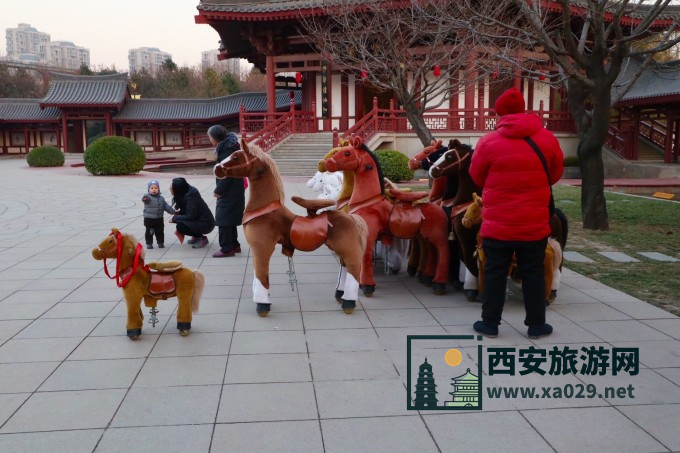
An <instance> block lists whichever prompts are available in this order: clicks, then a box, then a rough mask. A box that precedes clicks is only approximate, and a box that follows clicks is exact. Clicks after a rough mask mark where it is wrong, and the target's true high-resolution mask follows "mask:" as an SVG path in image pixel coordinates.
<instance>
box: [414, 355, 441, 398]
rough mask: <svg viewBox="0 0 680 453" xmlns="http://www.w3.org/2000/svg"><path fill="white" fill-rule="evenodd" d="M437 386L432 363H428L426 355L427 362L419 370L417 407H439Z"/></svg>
mask: <svg viewBox="0 0 680 453" xmlns="http://www.w3.org/2000/svg"><path fill="white" fill-rule="evenodd" d="M436 387H437V386H436V385H435V384H434V376H433V375H432V365H430V364H429V363H427V357H425V363H423V364H422V365H420V370H419V371H418V382H417V384H416V399H415V408H416V409H423V408H434V407H437V391H436V390H435V389H436Z"/></svg>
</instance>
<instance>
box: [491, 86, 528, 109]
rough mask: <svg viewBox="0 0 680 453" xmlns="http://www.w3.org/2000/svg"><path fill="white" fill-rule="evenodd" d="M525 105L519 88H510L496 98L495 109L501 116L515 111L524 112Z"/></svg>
mask: <svg viewBox="0 0 680 453" xmlns="http://www.w3.org/2000/svg"><path fill="white" fill-rule="evenodd" d="M525 105H526V104H525V102H524V96H522V93H521V92H520V91H519V90H518V89H517V88H510V89H507V90H505V92H504V93H503V94H501V95H500V96H499V97H498V99H496V103H495V104H494V110H496V114H497V115H500V116H503V115H510V114H513V113H524V109H525V107H524V106H525Z"/></svg>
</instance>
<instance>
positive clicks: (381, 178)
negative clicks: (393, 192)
mask: <svg viewBox="0 0 680 453" xmlns="http://www.w3.org/2000/svg"><path fill="white" fill-rule="evenodd" d="M360 149H361V150H362V151H365V152H366V153H367V154H368V155H369V156H371V159H373V162H375V168H377V169H378V181H380V193H383V194H384V193H385V174H384V173H383V170H382V167H381V166H380V162H378V156H376V155H375V153H374V152H373V151H371V150H370V149H368V146H366V144H365V143H362V144H361V146H360Z"/></svg>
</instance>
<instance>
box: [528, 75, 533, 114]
mask: <svg viewBox="0 0 680 453" xmlns="http://www.w3.org/2000/svg"><path fill="white" fill-rule="evenodd" d="M527 91H528V94H527V110H533V109H534V79H529V80H528V81H527Z"/></svg>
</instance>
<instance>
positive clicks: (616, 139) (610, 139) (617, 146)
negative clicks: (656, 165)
mask: <svg viewBox="0 0 680 453" xmlns="http://www.w3.org/2000/svg"><path fill="white" fill-rule="evenodd" d="M605 145H607V146H608V147H609V149H611V150H612V151H614V152H615V153H616V154H618V155H619V156H621V157H623V158H624V159H628V160H631V159H637V156H634V152H633V151H634V149H635V147H634V146H633V130H632V129H619V128H617V127H616V126H612V125H609V130H608V131H607V138H606V139H605Z"/></svg>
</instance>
